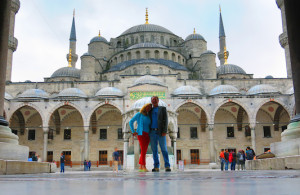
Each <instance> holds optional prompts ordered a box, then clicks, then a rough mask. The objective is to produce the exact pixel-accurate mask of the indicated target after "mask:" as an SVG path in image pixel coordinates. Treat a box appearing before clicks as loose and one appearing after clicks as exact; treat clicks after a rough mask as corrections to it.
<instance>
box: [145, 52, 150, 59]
mask: <svg viewBox="0 0 300 195" xmlns="http://www.w3.org/2000/svg"><path fill="white" fill-rule="evenodd" d="M145 56H146V59H149V58H150V51H149V50H146V51H145Z"/></svg>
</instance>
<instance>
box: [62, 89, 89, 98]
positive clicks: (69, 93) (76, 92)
mask: <svg viewBox="0 0 300 195" xmlns="http://www.w3.org/2000/svg"><path fill="white" fill-rule="evenodd" d="M57 97H82V98H86V97H87V96H86V94H85V93H84V92H83V91H81V90H80V89H78V88H67V89H64V90H62V91H61V92H59V94H58V95H57Z"/></svg>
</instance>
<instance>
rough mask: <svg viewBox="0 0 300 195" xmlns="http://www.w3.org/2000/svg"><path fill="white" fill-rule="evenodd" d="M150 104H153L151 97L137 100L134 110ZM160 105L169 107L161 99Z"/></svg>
mask: <svg viewBox="0 0 300 195" xmlns="http://www.w3.org/2000/svg"><path fill="white" fill-rule="evenodd" d="M149 103H151V97H144V98H142V99H139V100H137V101H136V102H135V103H134V104H133V106H132V109H141V108H142V107H143V106H144V105H145V104H149ZM158 105H159V106H164V107H167V104H166V103H165V102H164V101H162V100H161V99H159V102H158Z"/></svg>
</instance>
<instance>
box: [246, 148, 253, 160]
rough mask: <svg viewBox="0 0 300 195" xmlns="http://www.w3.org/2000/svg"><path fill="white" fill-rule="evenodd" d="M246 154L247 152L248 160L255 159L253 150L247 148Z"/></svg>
mask: <svg viewBox="0 0 300 195" xmlns="http://www.w3.org/2000/svg"><path fill="white" fill-rule="evenodd" d="M246 154H247V160H253V157H254V155H253V152H252V150H247V151H246Z"/></svg>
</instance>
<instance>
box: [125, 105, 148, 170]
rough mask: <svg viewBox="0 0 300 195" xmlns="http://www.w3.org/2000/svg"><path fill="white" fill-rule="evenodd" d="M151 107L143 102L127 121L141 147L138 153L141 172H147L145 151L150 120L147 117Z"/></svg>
mask: <svg viewBox="0 0 300 195" xmlns="http://www.w3.org/2000/svg"><path fill="white" fill-rule="evenodd" d="M151 109H152V104H150V103H149V104H145V105H144V106H143V107H142V108H141V110H140V111H139V112H138V113H136V114H135V115H134V117H132V119H131V120H130V121H129V126H130V129H131V132H132V133H133V136H135V135H137V138H138V140H139V143H140V147H141V155H140V160H139V164H140V171H141V172H147V171H148V170H147V168H146V153H147V149H148V146H149V143H150V137H149V132H150V125H151V120H150V117H149V112H150V110H151ZM135 121H136V122H137V129H136V131H135V130H134V126H133V124H134V122H135Z"/></svg>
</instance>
